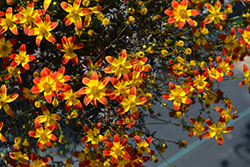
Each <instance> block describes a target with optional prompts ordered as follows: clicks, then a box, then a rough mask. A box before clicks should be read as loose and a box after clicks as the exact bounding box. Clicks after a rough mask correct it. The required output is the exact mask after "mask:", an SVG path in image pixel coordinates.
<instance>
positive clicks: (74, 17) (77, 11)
mask: <svg viewBox="0 0 250 167" xmlns="http://www.w3.org/2000/svg"><path fill="white" fill-rule="evenodd" d="M81 1H82V0H75V1H74V3H73V6H72V5H71V4H69V3H67V2H61V7H62V8H63V10H65V11H66V12H68V13H69V14H68V15H67V16H66V17H65V18H64V20H63V22H64V23H65V25H66V26H69V25H70V24H72V23H74V24H75V26H76V28H77V29H78V30H81V29H82V19H81V17H83V16H86V15H88V14H89V13H90V12H91V10H90V9H87V8H79V7H80V5H81Z"/></svg>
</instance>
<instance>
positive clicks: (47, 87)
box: [43, 82, 52, 92]
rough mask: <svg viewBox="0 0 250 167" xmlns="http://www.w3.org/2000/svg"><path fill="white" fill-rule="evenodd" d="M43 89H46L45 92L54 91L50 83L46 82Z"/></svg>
mask: <svg viewBox="0 0 250 167" xmlns="http://www.w3.org/2000/svg"><path fill="white" fill-rule="evenodd" d="M43 88H44V90H45V91H46V92H48V91H51V90H52V86H51V85H50V84H49V83H48V82H45V83H44V84H43Z"/></svg>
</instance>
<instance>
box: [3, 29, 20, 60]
mask: <svg viewBox="0 0 250 167" xmlns="http://www.w3.org/2000/svg"><path fill="white" fill-rule="evenodd" d="M16 42H17V40H16V39H15V38H11V39H9V40H7V41H6V42H5V37H4V35H3V34H0V57H2V59H3V62H4V63H5V64H9V55H10V54H11V53H14V52H15V49H13V48H12V47H13V46H14V45H15V44H16Z"/></svg>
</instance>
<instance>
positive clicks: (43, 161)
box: [28, 153, 53, 167]
mask: <svg viewBox="0 0 250 167" xmlns="http://www.w3.org/2000/svg"><path fill="white" fill-rule="evenodd" d="M28 156H29V159H30V160H32V162H33V163H34V164H29V167H38V166H42V167H53V166H52V165H47V163H48V162H49V161H50V157H45V158H42V159H39V158H38V156H37V155H36V153H32V154H28Z"/></svg>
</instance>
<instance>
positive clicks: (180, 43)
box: [176, 40, 184, 47]
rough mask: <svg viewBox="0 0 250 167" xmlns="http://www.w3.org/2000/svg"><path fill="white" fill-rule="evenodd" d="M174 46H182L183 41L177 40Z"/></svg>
mask: <svg viewBox="0 0 250 167" xmlns="http://www.w3.org/2000/svg"><path fill="white" fill-rule="evenodd" d="M176 46H179V47H182V46H184V42H183V41H182V40H180V41H178V42H177V44H176Z"/></svg>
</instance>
